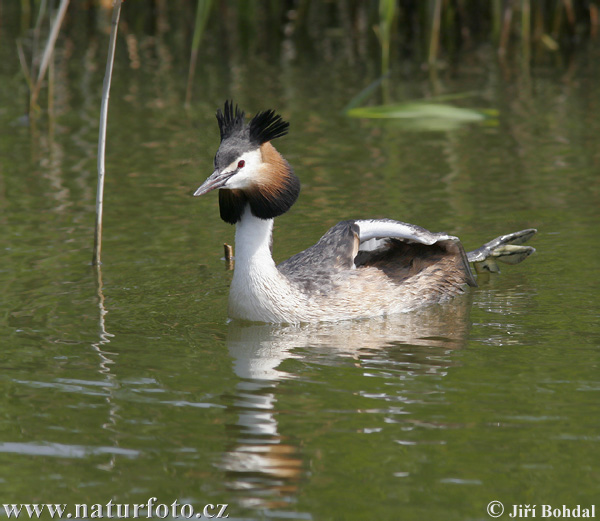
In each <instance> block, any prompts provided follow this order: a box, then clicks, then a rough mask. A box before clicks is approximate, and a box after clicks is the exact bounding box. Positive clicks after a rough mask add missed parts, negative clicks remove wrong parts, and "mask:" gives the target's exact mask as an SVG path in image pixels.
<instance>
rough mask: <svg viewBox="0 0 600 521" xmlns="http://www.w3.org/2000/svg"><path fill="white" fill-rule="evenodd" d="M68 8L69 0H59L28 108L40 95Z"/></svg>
mask: <svg viewBox="0 0 600 521" xmlns="http://www.w3.org/2000/svg"><path fill="white" fill-rule="evenodd" d="M68 6H69V0H61V2H60V5H59V7H58V13H56V18H54V22H53V24H52V29H51V30H50V35H49V36H48V42H47V43H46V48H45V49H44V55H43V56H42V63H41V64H40V70H39V71H38V75H37V79H36V82H35V85H34V86H33V90H32V91H31V101H30V107H33V106H35V104H36V103H37V98H38V96H39V94H40V88H41V87H42V81H43V80H44V76H45V75H46V70H47V69H48V64H49V63H50V58H51V57H52V53H53V52H54V45H55V44H56V39H57V38H58V32H59V31H60V26H61V24H62V21H63V20H64V18H65V13H66V12H67V7H68Z"/></svg>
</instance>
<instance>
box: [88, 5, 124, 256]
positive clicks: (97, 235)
mask: <svg viewBox="0 0 600 521" xmlns="http://www.w3.org/2000/svg"><path fill="white" fill-rule="evenodd" d="M121 2H122V0H114V3H113V16H112V21H111V29H110V41H109V44H108V56H107V58H106V72H105V73H104V83H103V85H102V105H101V107H100V130H99V137H98V190H97V192H96V229H95V231H94V253H93V255H92V265H94V266H99V265H100V264H101V253H102V209H103V205H104V167H105V165H104V156H105V152H106V121H107V118H108V97H109V91H110V82H111V79H112V70H113V63H114V61H115V44H116V41H117V27H118V25H119V16H120V15H121Z"/></svg>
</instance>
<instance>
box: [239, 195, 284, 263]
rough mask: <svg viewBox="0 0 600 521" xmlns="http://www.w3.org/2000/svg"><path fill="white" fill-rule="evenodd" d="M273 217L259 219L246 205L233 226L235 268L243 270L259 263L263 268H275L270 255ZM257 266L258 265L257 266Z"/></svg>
mask: <svg viewBox="0 0 600 521" xmlns="http://www.w3.org/2000/svg"><path fill="white" fill-rule="evenodd" d="M272 236H273V219H259V218H258V217H255V216H254V215H252V212H251V211H250V206H246V209H245V210H244V213H243V214H242V219H241V220H240V221H239V222H238V223H237V224H236V227H235V259H236V262H235V270H236V271H240V270H242V271H243V270H245V269H246V268H248V267H249V266H251V265H254V264H260V265H261V266H262V268H264V269H270V268H275V262H274V261H273V257H272V255H271V241H272ZM257 267H258V266H257Z"/></svg>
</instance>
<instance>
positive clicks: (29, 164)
mask: <svg viewBox="0 0 600 521" xmlns="http://www.w3.org/2000/svg"><path fill="white" fill-rule="evenodd" d="M104 44H105V40H104V39H102V40H100V42H99V43H98V46H99V49H104ZM148 45H151V44H148ZM72 52H73V54H72V55H71V56H70V58H69V59H68V60H67V59H63V60H61V61H59V62H58V64H57V71H56V77H57V78H58V80H57V86H56V88H55V95H56V101H55V106H54V110H55V115H54V118H53V120H52V121H50V120H48V118H42V120H41V121H40V122H39V123H38V124H37V125H36V126H30V127H27V126H23V125H21V124H20V123H19V118H20V116H22V114H23V107H24V106H25V101H24V100H25V99H26V92H25V89H24V86H23V81H22V78H21V77H20V76H19V73H18V63H17V61H16V57H15V56H14V54H15V53H14V50H13V49H12V48H10V47H9V46H7V44H6V41H5V43H4V45H3V48H2V56H3V58H4V65H3V66H2V77H1V78H0V81H2V84H3V86H5V87H6V88H2V89H1V90H0V107H1V108H0V123H1V126H2V133H1V135H0V157H1V162H0V252H1V263H0V295H1V297H0V345H1V346H2V348H1V352H0V360H1V364H2V371H1V373H0V375H1V392H0V401H1V406H0V407H1V409H0V410H1V412H2V414H1V415H0V469H1V470H0V504H4V503H60V504H67V505H68V508H69V509H70V510H67V511H70V512H73V513H74V512H75V511H74V505H75V504H88V505H90V506H91V505H93V504H104V505H105V504H106V503H108V502H109V501H110V500H112V501H113V503H120V504H134V503H136V504H137V503H147V501H148V499H149V498H151V497H156V498H157V503H163V504H167V505H171V504H172V503H173V501H175V500H177V501H178V502H179V503H189V504H192V505H193V506H194V508H195V509H196V511H201V510H202V508H203V506H204V505H205V504H215V505H216V504H228V505H229V506H228V509H227V513H228V514H229V519H314V520H328V519H336V520H337V519H344V520H355V519H356V520H358V519H390V520H391V519H408V520H411V519H414V520H417V519H419V520H421V519H450V520H454V519H457V520H458V519H460V520H467V519H469V520H470V519H490V517H489V516H488V514H487V513H486V507H487V505H488V504H489V503H490V502H491V501H494V500H497V501H501V502H502V503H503V504H504V505H505V508H506V511H507V512H508V511H511V510H512V505H518V504H528V505H533V504H535V505H538V517H540V515H541V510H540V505H542V504H550V505H553V507H562V505H563V504H564V505H567V506H568V507H569V508H574V507H576V506H577V505H581V506H582V508H584V507H586V508H587V507H589V506H590V505H592V504H594V505H595V506H596V510H597V512H598V513H597V514H596V515H600V499H599V498H600V495H599V494H600V487H599V485H598V484H599V482H600V414H599V409H600V407H599V405H600V372H599V364H600V349H599V345H600V334H599V333H600V327H599V322H600V321H599V317H598V303H599V299H598V292H599V290H600V287H599V286H600V285H599V282H598V275H599V271H598V258H599V257H600V251H599V245H598V236H599V232H600V226H599V223H600V219H599V217H600V212H599V209H598V208H599V202H600V198H599V195H600V194H599V192H600V184H599V172H600V123H599V122H600V103H599V102H598V100H600V87H599V85H600V70H599V67H598V64H599V63H600V60H598V53H597V51H594V50H590V51H589V55H587V54H585V55H582V56H579V57H575V58H574V60H575V61H574V64H573V65H572V66H571V67H570V68H569V69H568V70H567V68H566V66H565V67H564V68H561V67H560V66H551V67H550V66H549V67H547V68H540V69H537V70H533V71H527V72H524V71H519V70H518V68H517V69H516V70H514V71H512V73H511V74H507V75H503V73H502V70H501V68H500V67H499V66H498V65H497V64H495V60H494V59H493V57H492V59H491V61H490V62H489V63H488V62H486V66H485V67H479V68H477V67H475V68H468V67H465V68H463V69H459V70H457V71H453V73H452V74H451V73H448V74H444V75H443V76H442V78H441V79H440V83H439V84H437V85H436V84H432V83H431V82H430V81H429V79H428V78H427V76H426V75H425V74H423V73H422V72H420V71H418V70H416V71H415V72H414V74H412V75H410V76H404V75H398V76H396V77H393V78H392V85H391V93H392V95H393V96H394V97H395V98H396V99H400V100H402V99H410V98H417V97H423V96H426V95H428V94H429V93H431V91H432V89H433V90H436V89H437V91H439V92H440V93H446V92H449V93H453V92H467V91H473V92H476V95H475V96H474V97H471V98H468V99H466V100H463V101H462V102H461V103H462V105H463V106H469V107H474V108H478V107H484V108H495V109H497V110H498V111H499V116H498V118H497V119H495V120H489V121H486V122H484V123H483V124H471V125H465V126H461V127H459V128H456V129H453V130H444V131H417V129H415V128H414V127H413V126H411V125H406V124H405V125H402V126H399V125H394V124H393V123H389V122H387V123H379V122H367V121H362V120H354V119H348V118H346V117H345V116H343V115H342V114H341V109H342V108H343V107H344V106H345V104H346V103H347V102H348V101H349V100H350V99H351V98H352V97H353V96H354V95H355V94H356V93H357V92H359V91H360V90H361V89H362V88H364V87H365V86H366V85H367V84H368V83H369V82H370V81H372V80H373V79H374V78H375V76H372V75H371V76H370V75H369V74H370V73H369V71H368V69H361V68H360V67H355V68H353V67H347V66H345V64H344V63H342V62H340V63H338V62H328V61H327V59H326V58H323V59H321V60H316V61H315V63H304V61H302V60H299V61H297V62H293V61H292V62H291V63H287V64H284V66H280V64H278V63H275V64H274V63H272V62H271V63H266V62H263V61H261V58H260V57H257V58H250V57H248V58H247V60H248V61H247V62H246V63H241V64H240V63H235V64H233V66H232V68H231V71H230V70H229V69H228V66H226V65H223V63H222V62H221V61H220V58H219V56H216V57H213V58H212V59H207V61H206V62H205V63H203V64H202V65H201V66H200V69H199V71H198V73H197V81H196V89H195V91H194V92H195V99H196V101H195V102H194V103H193V104H192V106H191V107H190V109H189V110H185V109H184V108H183V104H182V99H183V93H184V91H185V74H184V73H182V71H184V70H185V68H184V67H185V60H184V59H181V60H177V59H176V58H173V60H174V63H173V62H171V61H169V60H168V59H166V58H165V57H164V56H162V57H161V54H160V49H158V50H157V51H156V54H153V53H152V52H151V51H148V50H146V53H147V54H144V53H143V52H142V57H141V58H142V66H141V67H140V68H139V69H132V68H130V67H129V62H128V60H127V56H126V55H125V54H124V53H121V54H118V55H117V60H118V61H117V65H116V70H115V78H114V80H113V82H114V83H113V91H112V95H111V104H110V115H109V128H108V149H107V180H106V189H105V209H104V212H105V224H104V243H103V265H102V270H101V274H100V275H101V280H98V278H97V275H96V273H95V272H94V270H93V269H92V268H91V267H90V265H89V264H90V259H91V246H92V237H93V220H94V203H95V183H96V164H95V161H96V160H95V151H96V143H97V141H96V140H97V118H98V114H99V96H100V86H101V83H102V75H103V64H104V51H103V50H96V51H95V54H93V53H92V54H91V55H90V52H89V51H87V53H86V49H85V48H81V49H75V50H73V51H72ZM229 65H231V64H229ZM226 97H234V98H235V99H236V100H237V101H239V102H240V104H242V105H243V107H245V108H246V110H247V111H249V112H251V113H252V112H254V111H256V110H262V109H265V108H269V107H274V108H277V109H278V110H280V111H281V112H282V113H283V115H284V117H285V118H287V119H289V120H290V121H291V125H292V126H291V131H290V135H289V136H288V137H286V138H283V139H281V140H279V142H278V143H277V145H278V148H279V150H280V151H281V152H282V153H283V154H284V155H285V156H286V157H287V158H288V160H289V161H290V162H291V164H292V165H293V166H294V168H295V171H296V173H297V174H298V176H299V177H300V179H301V180H302V182H303V191H302V194H301V196H300V199H299V201H298V203H297V205H296V206H295V207H294V208H293V209H292V210H291V211H290V212H289V214H287V215H285V216H283V217H281V218H280V219H278V221H277V223H276V231H275V244H274V255H275V257H276V260H278V261H280V260H283V259H285V258H287V257H288V256H289V255H291V254H293V253H295V252H297V251H300V250H301V249H303V248H305V247H307V246H308V245H310V244H312V243H313V242H314V241H316V240H317V239H318V238H319V237H320V235H321V234H322V233H323V232H324V231H325V230H326V229H327V228H328V227H329V226H331V225H333V224H335V223H336V222H338V221H339V220H343V219H347V218H360V217H380V216H382V217H383V216H385V217H390V218H396V219H400V220H404V221H408V222H413V223H416V224H420V225H422V226H425V227H427V228H429V229H431V230H434V231H441V230H444V231H447V232H449V233H452V234H456V235H459V236H460V237H461V238H462V240H463V242H464V244H465V245H466V247H467V248H474V247H477V246H479V245H480V244H481V243H483V242H484V241H486V240H489V239H491V238H493V237H495V236H497V235H500V234H502V233H507V232H511V231H515V230H519V229H523V228H527V227H536V228H538V229H539V233H538V235H537V236H536V238H535V239H534V240H533V242H532V245H533V246H535V247H536V248H537V253H536V254H535V255H534V256H532V257H531V258H529V259H528V260H527V261H526V262H525V263H524V264H522V265H519V266H507V267H505V268H503V272H502V274H501V275H500V276H491V277H487V278H486V277H484V278H481V279H480V280H479V283H480V287H479V288H477V289H475V290H474V291H472V292H471V293H470V295H468V296H467V297H465V298H462V299H458V300H456V301H454V302H452V303H451V304H450V305H448V306H444V307H441V308H437V307H436V308H433V309H431V310H428V311H427V312H424V313H420V314H416V315H407V316H399V317H395V318H393V319H389V320H373V321H362V322H355V323H345V324H341V325H339V324H338V325H320V326H316V325H315V326H302V327H290V326H262V325H241V324H237V323H229V322H228V320H227V314H226V309H227V293H228V286H229V282H230V279H231V272H230V271H227V270H226V269H225V265H224V262H223V260H222V259H221V257H222V243H223V242H232V240H233V228H232V227H230V226H229V225H227V224H225V223H223V222H221V221H220V220H219V218H218V206H217V198H216V196H214V194H212V195H213V196H206V197H205V198H201V199H197V198H193V197H191V193H192V192H193V190H194V189H195V188H197V186H199V185H200V183H201V182H202V181H203V180H204V179H205V177H207V176H208V175H209V174H210V173H211V172H212V157H213V155H214V152H215V150H216V147H217V146H218V129H217V126H216V122H215V119H214V111H215V109H216V107H217V106H218V105H221V104H222V102H223V100H224V99H225V98H226ZM213 513H215V512H213ZM3 515H5V513H4V512H3V510H0V517H1V516H3ZM503 518H508V516H507V513H505V514H504V516H503Z"/></svg>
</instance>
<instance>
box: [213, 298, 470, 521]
mask: <svg viewBox="0 0 600 521" xmlns="http://www.w3.org/2000/svg"><path fill="white" fill-rule="evenodd" d="M470 307H471V301H470V297H469V295H465V296H463V297H460V298H458V299H456V300H454V301H452V302H451V303H448V304H445V305H439V306H433V307H431V308H427V309H425V310H422V311H421V312H418V313H408V314H399V315H394V316H391V317H387V318H379V319H370V320H361V321H346V322H338V323H320V324H305V325H289V326H286V325H283V326H282V325H272V324H269V325H267V324H264V325H263V324H251V323H240V322H235V321H234V322H231V323H230V324H229V331H228V336H227V347H228V350H229V353H230V355H231V357H232V360H233V369H234V372H235V374H236V375H237V376H238V377H239V378H240V382H239V383H238V384H237V386H236V390H235V392H234V395H233V396H231V397H229V399H228V400H227V401H228V402H229V403H230V410H231V412H232V413H234V415H235V419H233V420H232V422H231V424H230V429H228V432H229V433H230V434H231V442H230V444H231V448H230V449H229V450H228V451H227V452H225V454H224V456H223V458H222V461H221V463H220V467H221V468H222V469H224V470H225V471H226V473H227V477H228V480H229V481H228V486H229V487H230V488H231V489H232V490H235V491H237V494H238V497H237V501H239V503H240V505H241V506H243V507H246V508H252V509H266V510H272V509H278V510H281V509H285V507H286V506H288V507H291V505H292V504H293V503H294V502H295V499H296V496H297V492H298V488H299V485H300V483H301V482H302V481H303V480H305V479H307V476H308V469H309V467H310V464H311V462H310V461H306V459H307V458H306V457H305V456H304V455H303V454H302V449H301V446H300V441H299V440H297V439H296V438H295V437H294V433H293V432H292V433H285V434H283V433H281V432H280V429H279V424H278V416H280V415H281V414H285V411H281V410H278V404H277V396H278V391H279V388H280V384H281V382H283V381H285V380H290V379H294V378H297V376H296V375H293V374H291V373H289V372H287V371H285V370H284V369H282V368H281V365H282V363H283V362H284V361H285V360H289V359H301V360H303V361H304V362H307V363H316V364H327V365H334V364H340V363H347V359H348V357H350V358H351V359H352V360H353V363H354V364H355V365H357V366H359V367H365V371H367V369H368V366H372V365H373V363H375V364H376V365H377V368H378V369H381V370H386V369H389V368H393V370H394V374H398V371H399V370H400V371H402V372H404V371H406V372H407V373H410V374H411V375H413V376H415V377H419V376H420V375H425V374H432V373H434V374H437V375H441V376H444V375H445V373H446V372H447V370H448V368H449V367H450V366H451V365H452V361H451V353H452V351H453V350H455V349H460V348H462V347H463V346H464V345H465V343H466V340H467V336H468V330H469V325H470V322H469V311H470ZM344 360H345V361H346V362H344ZM365 374H366V372H365ZM294 515H295V516H296V517H298V515H300V516H301V513H298V512H297V511H295V512H294ZM306 515H307V518H308V519H310V518H311V516H310V515H308V514H306Z"/></svg>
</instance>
